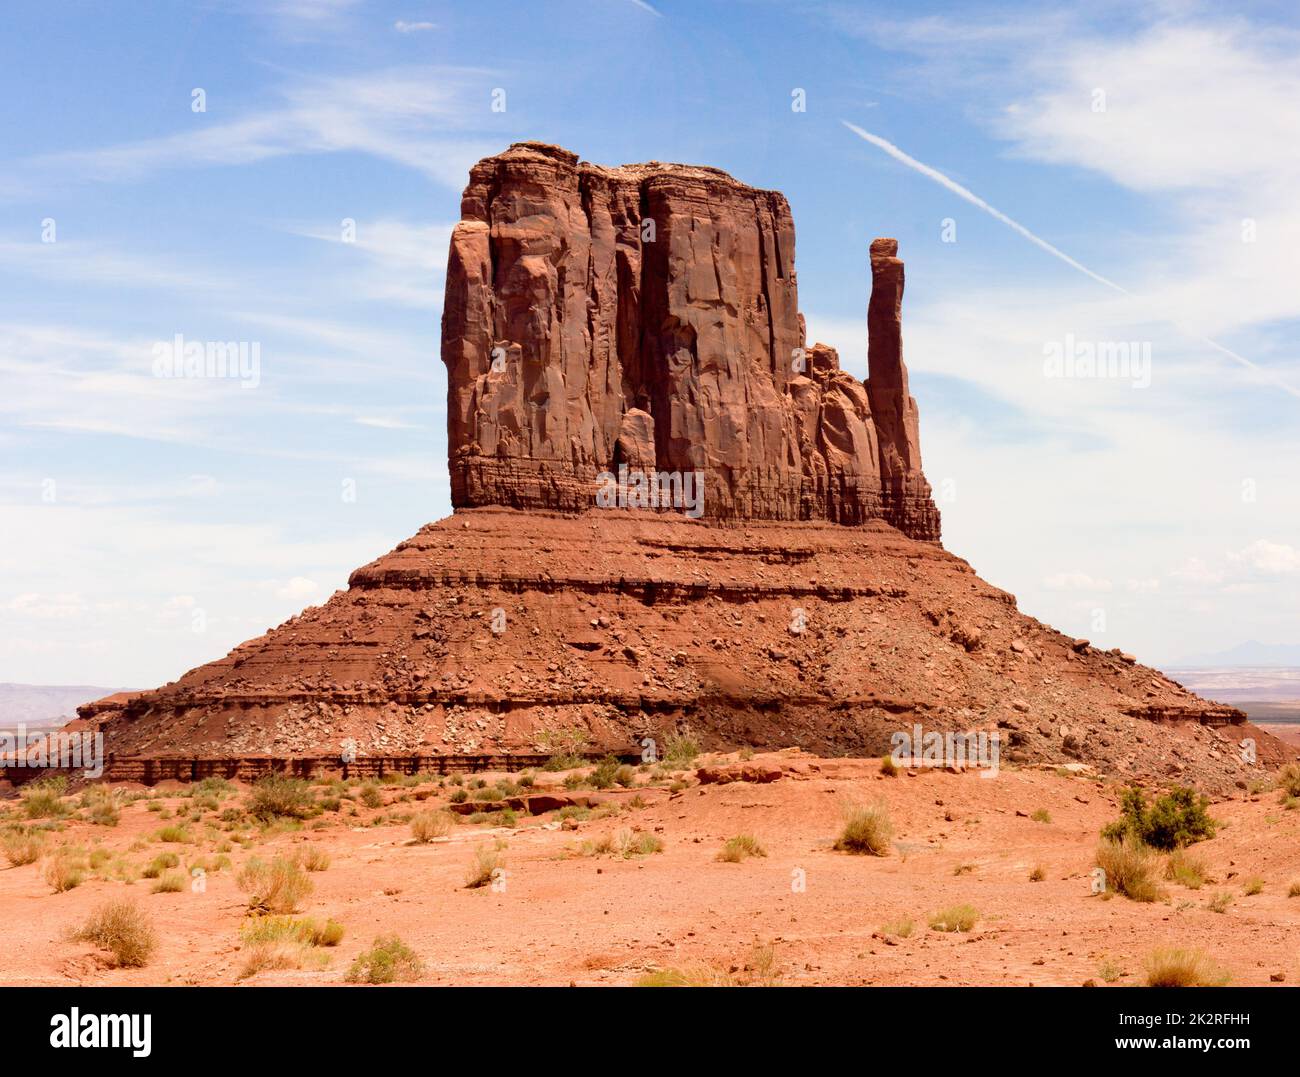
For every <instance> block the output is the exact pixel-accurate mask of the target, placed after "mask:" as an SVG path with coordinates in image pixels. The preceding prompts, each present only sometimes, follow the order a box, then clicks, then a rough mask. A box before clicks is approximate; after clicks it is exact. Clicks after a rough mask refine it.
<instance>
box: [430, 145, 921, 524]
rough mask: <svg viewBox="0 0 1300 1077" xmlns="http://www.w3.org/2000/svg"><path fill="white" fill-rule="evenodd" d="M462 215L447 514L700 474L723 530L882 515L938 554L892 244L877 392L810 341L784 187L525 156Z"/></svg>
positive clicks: (567, 507) (447, 310) (476, 176)
mask: <svg viewBox="0 0 1300 1077" xmlns="http://www.w3.org/2000/svg"><path fill="white" fill-rule="evenodd" d="M461 214H462V220H461V222H460V223H459V224H458V225H457V227H456V229H455V231H454V233H453V235H452V240H451V253H450V257H449V259H448V266H447V293H446V302H445V305H444V309H443V323H442V357H443V361H444V362H445V363H446V364H447V380H448V401H447V404H448V406H447V411H448V420H447V421H448V453H449V457H450V460H449V462H450V466H451V484H452V503H453V505H455V506H456V507H458V508H460V507H467V506H475V505H504V506H511V507H515V508H545V509H559V510H562V511H567V512H578V511H582V510H584V509H586V508H589V507H591V506H592V505H593V503H594V500H595V491H596V488H597V481H598V476H600V475H601V473H614V472H617V469H618V467H619V466H620V465H626V466H628V467H632V468H640V469H648V470H657V471H660V472H669V473H699V474H700V475H701V476H702V479H703V484H704V497H703V515H705V516H707V517H709V518H713V519H737V518H747V519H773V520H800V519H805V520H814V519H822V520H830V521H833V522H836V523H842V524H861V523H862V522H864V521H866V520H869V519H873V518H882V519H884V520H886V521H887V522H889V523H891V524H893V525H894V526H895V527H897V528H899V529H900V530H901V531H903V532H904V533H905V534H907V535H909V536H910V537H912V538H917V539H924V540H929V541H938V539H939V513H938V511H937V509H936V508H935V507H934V503H933V501H932V500H931V498H930V487H929V484H928V483H927V482H926V480H925V476H924V475H923V474H922V471H921V454H920V443H919V438H918V432H917V412H916V403H915V401H914V400H912V399H911V398H910V397H909V396H908V390H907V371H906V368H905V367H904V365H903V355H902V346H901V336H900V327H899V309H900V303H901V300H902V284H903V276H902V263H901V262H900V261H898V259H897V258H896V257H893V256H894V255H895V254H896V251H897V243H895V242H894V241H893V240H877V241H876V243H875V244H873V245H872V251H871V257H872V267H873V288H872V297H871V304H870V316H869V325H870V334H871V337H870V355H871V368H870V378H869V380H868V382H867V383H865V384H864V383H862V382H860V381H858V380H857V379H856V378H853V377H851V376H850V375H848V374H846V373H844V372H843V371H841V370H840V369H839V359H838V356H837V354H836V352H835V350H834V349H833V348H829V347H826V346H824V345H821V344H817V345H814V346H812V347H811V348H809V347H808V346H807V345H806V342H805V339H804V326H803V319H802V318H801V316H800V314H799V303H798V286H797V283H796V277H795V265H794V222H793V220H792V218H791V215H790V207H789V205H788V203H787V202H786V200H785V198H784V196H783V195H781V194H780V193H779V192H776V191H762V190H756V189H755V188H752V187H748V186H746V185H744V184H742V183H739V182H737V181H736V180H734V179H732V178H731V177H730V176H728V175H727V174H726V173H724V172H720V171H718V170H717V169H711V168H698V167H691V166H685V165H666V164H659V163H657V162H650V163H648V164H640V165H625V166H623V167H621V168H601V167H599V166H597V165H592V164H587V163H585V162H583V163H579V162H578V159H577V157H576V156H575V155H574V154H572V153H569V152H567V151H566V150H562V149H559V148H557V147H555V146H547V145H543V144H540V143H531V142H530V143H518V144H516V145H514V146H512V147H511V148H510V149H509V150H507V151H506V152H505V153H502V154H500V155H498V156H496V157H489V158H487V159H486V160H483V161H480V162H479V163H478V164H477V165H476V166H475V167H474V169H473V171H472V172H471V174H470V182H469V186H468V187H467V188H466V190H465V195H464V199H463V201H462V204H461Z"/></svg>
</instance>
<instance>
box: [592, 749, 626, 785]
mask: <svg viewBox="0 0 1300 1077" xmlns="http://www.w3.org/2000/svg"><path fill="white" fill-rule="evenodd" d="M618 766H619V764H618V760H617V759H615V758H614V757H613V756H612V755H607V756H606V757H605V758H604V759H602V760H601V761H600V762H599V763H598V764H597V765H596V769H595V770H593V771H592V772H591V773H590V774H588V775H587V781H589V782H590V783H591V787H592V788H593V789H608V788H609V787H610V786H611V785H613V784H614V779H615V778H616V777H617V775H618Z"/></svg>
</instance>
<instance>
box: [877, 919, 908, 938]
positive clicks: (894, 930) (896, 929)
mask: <svg viewBox="0 0 1300 1077" xmlns="http://www.w3.org/2000/svg"><path fill="white" fill-rule="evenodd" d="M880 930H881V931H882V932H883V933H884V934H886V935H893V936H894V937H895V938H899V939H910V938H911V937H912V932H914V931H915V930H916V921H915V920H913V919H912V918H911V917H910V916H905V917H903V918H902V919H899V920H892V921H890V922H889V923H888V924H884V925H882V926H881V928H880Z"/></svg>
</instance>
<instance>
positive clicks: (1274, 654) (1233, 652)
mask: <svg viewBox="0 0 1300 1077" xmlns="http://www.w3.org/2000/svg"><path fill="white" fill-rule="evenodd" d="M1169 665H1171V666H1173V667H1175V668H1176V669H1196V668H1197V667H1204V666H1211V667H1219V668H1221V667H1223V666H1250V667H1254V668H1258V667H1260V666H1300V643H1260V642H1259V640H1254V639H1252V640H1247V641H1246V642H1245V643H1238V644H1237V645H1236V646H1235V647H1229V648H1228V649H1227V650H1226V651H1215V652H1213V653H1211V654H1198V655H1190V656H1189V657H1187V658H1184V659H1182V660H1180V661H1178V662H1170V663H1169Z"/></svg>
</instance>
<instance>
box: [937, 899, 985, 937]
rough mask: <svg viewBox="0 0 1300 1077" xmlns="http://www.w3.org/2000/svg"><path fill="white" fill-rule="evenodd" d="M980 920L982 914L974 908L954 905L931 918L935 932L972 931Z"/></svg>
mask: <svg viewBox="0 0 1300 1077" xmlns="http://www.w3.org/2000/svg"><path fill="white" fill-rule="evenodd" d="M979 918H980V914H979V913H978V912H977V911H976V910H975V909H974V908H973V907H972V906H970V905H953V906H950V907H949V908H947V909H940V910H939V911H938V912H937V913H935V914H934V915H933V916H931V917H930V927H931V929H932V930H934V931H970V930H971V928H973V927H974V926H975V924H976V922H977V921H978V920H979Z"/></svg>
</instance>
